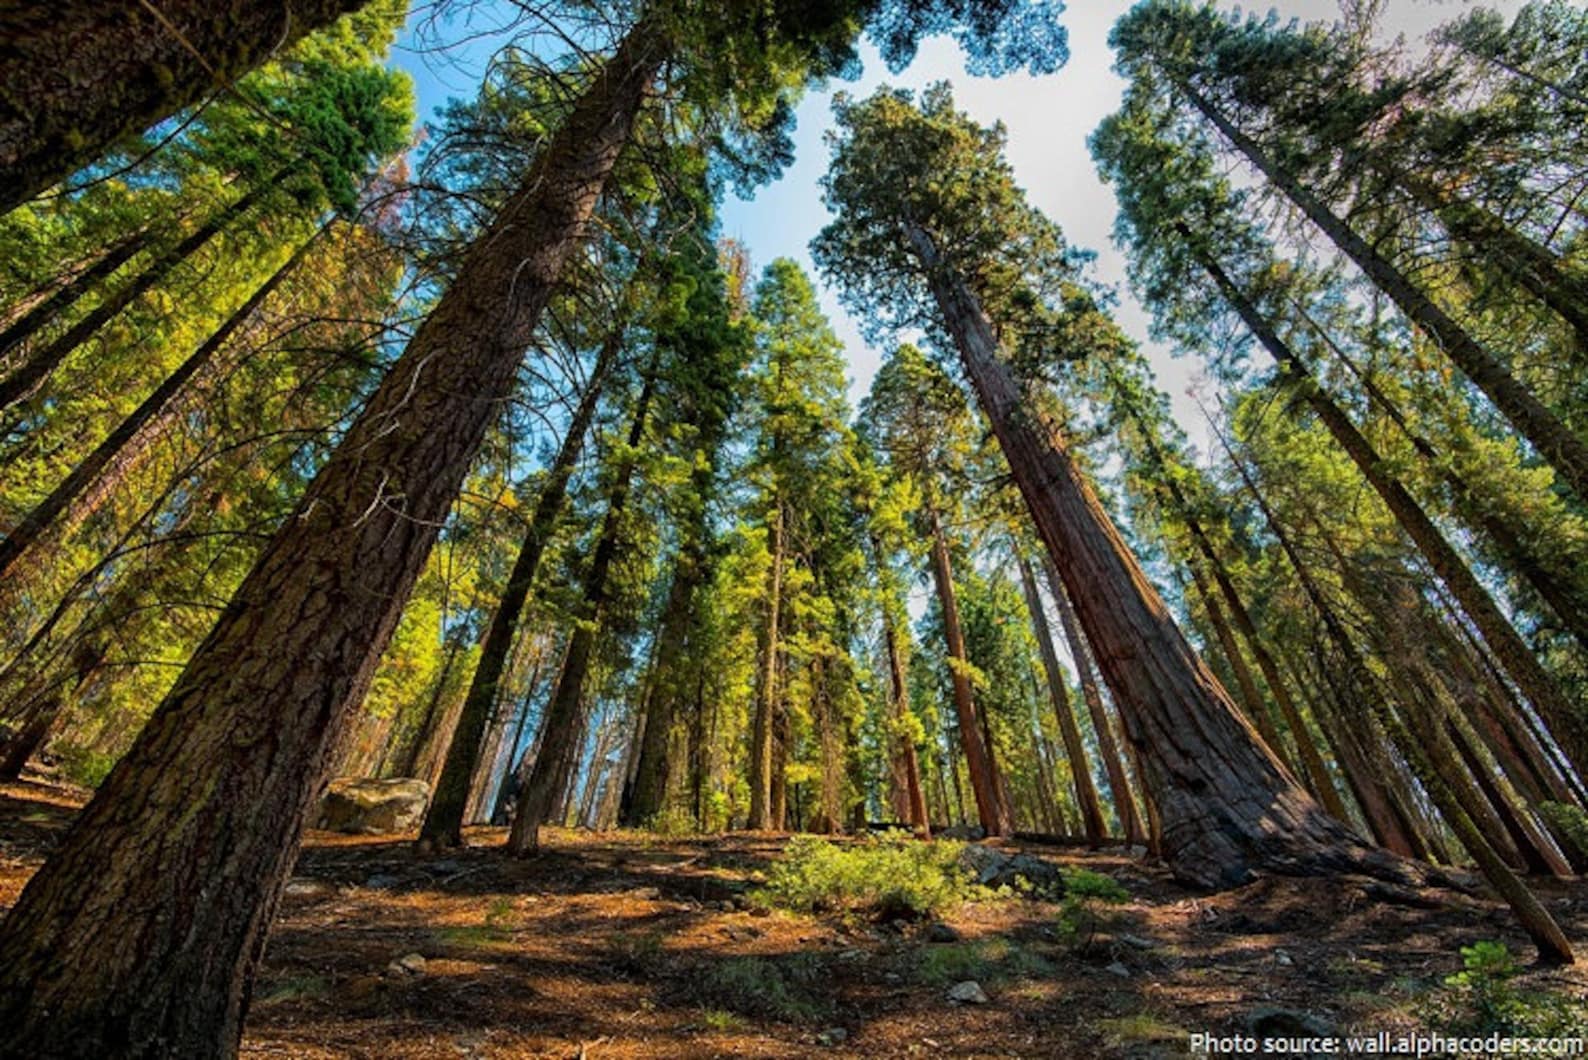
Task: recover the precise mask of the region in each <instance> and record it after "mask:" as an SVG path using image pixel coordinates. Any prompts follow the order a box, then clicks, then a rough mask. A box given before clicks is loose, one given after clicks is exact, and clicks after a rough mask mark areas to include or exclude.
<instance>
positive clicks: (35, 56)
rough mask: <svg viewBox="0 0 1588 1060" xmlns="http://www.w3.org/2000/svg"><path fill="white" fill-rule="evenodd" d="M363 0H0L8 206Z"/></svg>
mask: <svg viewBox="0 0 1588 1060" xmlns="http://www.w3.org/2000/svg"><path fill="white" fill-rule="evenodd" d="M364 2H365V0H287V2H282V0H242V2H240V3H230V4H214V3H206V2H205V0H158V2H156V3H153V4H148V5H145V4H140V3H130V2H127V3H103V2H98V0H21V2H19V3H12V4H7V5H6V6H5V7H4V8H0V213H4V212H5V211H7V210H10V209H11V208H12V207H14V206H16V205H18V204H19V203H22V202H25V201H27V200H28V199H31V198H33V197H34V196H35V195H37V194H39V193H40V192H42V191H44V190H45V189H46V188H48V187H49V186H50V185H52V184H55V183H57V182H58V181H61V180H64V179H65V178H66V177H67V176H69V175H70V174H72V173H73V172H75V171H76V170H78V169H81V168H82V167H83V166H85V165H87V164H88V163H90V162H92V161H94V160H95V159H96V158H98V157H99V156H100V155H102V154H104V153H105V152H106V151H107V150H109V149H110V148H111V147H112V146H113V145H114V144H115V142H116V141H117V140H119V139H121V138H122V137H125V136H129V135H134V134H136V133H141V132H143V131H144V130H145V129H147V128H149V127H150V126H151V125H154V124H155V123H156V122H158V121H160V120H161V119H162V118H166V117H169V116H170V115H172V114H174V113H176V112H177V111H178V110H181V109H182V108H183V107H187V106H190V105H192V104H194V103H197V102H199V101H200V100H201V99H203V98H204V97H205V96H207V95H209V94H211V93H213V92H217V91H224V90H225V89H227V88H228V87H229V86H230V85H231V84H232V83H234V82H235V81H236V80H237V79H238V78H240V77H242V76H243V75H244V74H246V73H248V71H250V70H252V69H253V68H254V67H256V66H258V65H260V64H261V63H263V62H264V61H265V60H266V59H268V58H270V56H271V55H273V54H275V53H276V52H277V51H278V50H280V49H285V48H288V47H290V46H291V45H292V44H293V43H295V42H296V41H297V40H298V39H299V38H300V37H303V36H305V35H306V34H309V33H312V32H314V31H315V30H317V29H320V28H322V27H324V26H328V25H330V24H331V23H332V22H334V21H336V20H337V19H338V18H340V17H341V16H342V15H344V14H346V13H347V12H349V11H354V10H357V9H358V8H360V7H362V6H363V5H364ZM156 11H158V12H159V15H158V17H157V16H156V14H155V12H156Z"/></svg>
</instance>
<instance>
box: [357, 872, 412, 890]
mask: <svg viewBox="0 0 1588 1060" xmlns="http://www.w3.org/2000/svg"><path fill="white" fill-rule="evenodd" d="M401 882H403V881H402V880H401V879H400V878H398V877H396V876H393V875H392V874H391V873H389V872H377V873H376V874H375V875H373V876H371V877H370V878H369V879H367V880H365V881H364V886H365V887H368V888H370V889H371V890H376V891H389V890H391V889H392V888H393V887H395V886H397V885H398V884H399V883H401Z"/></svg>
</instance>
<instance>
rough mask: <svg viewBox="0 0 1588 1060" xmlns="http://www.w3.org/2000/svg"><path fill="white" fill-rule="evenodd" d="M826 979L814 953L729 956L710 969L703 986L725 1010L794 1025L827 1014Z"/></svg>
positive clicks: (818, 959) (820, 963)
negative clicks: (783, 955) (779, 955)
mask: <svg viewBox="0 0 1588 1060" xmlns="http://www.w3.org/2000/svg"><path fill="white" fill-rule="evenodd" d="M823 979H824V976H823V965H822V962H821V960H820V958H818V957H816V956H815V955H814V954H808V953H797V954H791V955H789V956H786V957H729V958H727V959H726V960H722V961H718V962H716V963H715V964H713V965H711V966H710V968H709V969H708V970H707V972H706V975H705V977H704V980H703V987H704V990H705V992H706V994H707V995H708V996H709V997H711V998H712V999H714V1000H715V1001H716V1002H717V1003H718V1004H720V1005H722V1007H723V1008H726V1009H729V1010H731V1011H733V1012H737V1013H740V1014H742V1015H745V1016H751V1017H764V1018H769V1019H777V1020H785V1021H788V1022H791V1023H793V1022H802V1021H806V1020H814V1019H818V1018H820V1017H822V1016H824V1015H826V1013H827V1010H828V1004H827V1001H826V999H825V997H824V991H825V990H826V989H827V984H826V983H824V982H823Z"/></svg>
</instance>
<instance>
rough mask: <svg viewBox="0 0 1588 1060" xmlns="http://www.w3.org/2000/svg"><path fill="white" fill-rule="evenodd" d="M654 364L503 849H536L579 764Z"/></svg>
mask: <svg viewBox="0 0 1588 1060" xmlns="http://www.w3.org/2000/svg"><path fill="white" fill-rule="evenodd" d="M657 368H658V365H657V362H656V358H655V355H654V354H653V356H652V360H651V364H650V365H649V366H648V367H647V368H646V370H645V377H644V381H643V382H642V383H641V384H640V394H639V398H638V400H636V402H635V404H634V418H633V420H632V421H631V422H630V424H629V433H628V438H627V440H626V448H625V449H624V455H623V456H622V457H621V458H620V460H619V462H618V467H617V468H616V470H615V472H614V474H613V478H612V485H611V487H610V493H609V494H608V497H607V514H606V519H605V520H604V521H603V522H602V525H601V536H600V537H598V538H597V539H596V546H595V551H594V552H592V553H591V555H590V569H589V570H587V571H586V572H585V579H584V592H583V602H582V604H581V605H580V608H579V613H578V614H577V615H576V616H574V628H573V633H572V634H571V635H570V637H569V641H568V657H567V660H566V661H565V662H564V663H563V666H562V673H560V674H558V675H557V687H556V688H555V689H553V690H552V693H551V700H550V702H549V703H548V704H547V705H546V713H545V717H544V718H543V719H542V720H541V723H540V753H539V754H538V755H536V756H535V765H534V768H533V769H531V770H530V772H529V779H528V780H527V781H525V783H524V788H523V790H522V791H521V792H519V795H518V809H517V811H516V812H515V813H514V815H513V829H512V831H511V832H510V833H509V834H508V837H507V849H508V851H509V852H510V853H512V854H515V855H519V856H522V855H524V854H532V853H534V852H535V851H536V850H538V849H539V847H540V826H541V825H542V824H544V823H545V822H546V821H547V820H548V819H552V820H559V819H558V818H556V817H555V816H553V814H554V809H555V805H554V804H555V802H556V799H557V796H558V795H559V794H560V793H561V792H563V791H565V790H566V785H567V783H568V780H567V779H564V777H563V774H565V773H567V772H568V771H570V770H572V769H573V767H574V766H575V765H577V764H578V763H577V757H578V750H579V742H578V741H579V740H580V739H581V738H582V737H581V736H579V734H580V733H582V732H583V730H584V727H585V723H586V720H587V719H585V718H584V716H583V709H582V708H583V705H584V683H585V678H586V676H587V675H588V674H589V672H590V663H591V657H592V655H593V653H594V649H595V641H596V633H597V630H598V628H599V625H600V622H601V612H602V609H603V608H604V607H605V605H606V600H607V596H608V592H609V590H610V586H609V585H608V579H609V575H610V574H611V572H612V564H613V563H614V562H616V561H617V559H618V550H619V547H620V545H621V544H622V542H621V541H620V538H621V536H622V528H623V513H624V510H625V509H626V508H627V507H628V500H629V492H630V490H631V488H632V485H633V478H634V471H635V464H636V462H637V458H636V457H635V456H634V453H635V452H636V451H637V450H638V448H639V446H640V443H641V442H642V441H643V440H644V438H645V426H646V423H647V421H648V417H649V415H650V408H651V398H652V395H653V394H654V393H655V388H656V373H657ZM570 779H571V778H570Z"/></svg>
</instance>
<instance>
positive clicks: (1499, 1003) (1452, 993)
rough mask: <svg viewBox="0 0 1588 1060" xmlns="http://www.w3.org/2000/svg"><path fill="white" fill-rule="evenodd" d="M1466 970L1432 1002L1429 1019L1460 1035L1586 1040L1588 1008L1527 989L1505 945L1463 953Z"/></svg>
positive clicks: (1485, 945)
mask: <svg viewBox="0 0 1588 1060" xmlns="http://www.w3.org/2000/svg"><path fill="white" fill-rule="evenodd" d="M1461 959H1462V965H1463V969H1462V971H1460V972H1457V973H1456V974H1455V975H1452V976H1450V977H1449V978H1447V979H1446V980H1445V986H1446V987H1447V988H1448V989H1446V990H1444V991H1439V992H1438V993H1437V994H1435V995H1434V996H1433V997H1431V998H1430V999H1429V1002H1428V1003H1429V1006H1430V1008H1429V1011H1428V1012H1427V1013H1425V1016H1426V1018H1427V1019H1428V1020H1429V1022H1430V1023H1432V1024H1434V1025H1435V1026H1439V1027H1443V1028H1444V1029H1446V1030H1448V1031H1450V1032H1453V1033H1457V1034H1503V1035H1508V1036H1511V1037H1519V1038H1550V1037H1558V1036H1563V1035H1569V1034H1580V1033H1581V1032H1582V1028H1583V1027H1585V1026H1588V1005H1585V1004H1584V1003H1582V1002H1581V1001H1573V1000H1572V999H1570V998H1568V997H1565V996H1564V995H1562V994H1559V993H1556V992H1554V991H1549V990H1539V989H1526V990H1524V989H1522V988H1520V987H1518V985H1517V984H1516V982H1515V979H1516V977H1517V976H1518V975H1519V974H1520V973H1521V969H1520V968H1519V967H1517V964H1516V961H1515V960H1514V959H1513V958H1512V957H1511V953H1510V951H1509V950H1507V949H1506V948H1505V945H1504V943H1500V942H1478V943H1474V944H1473V945H1471V946H1463V947H1461Z"/></svg>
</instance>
